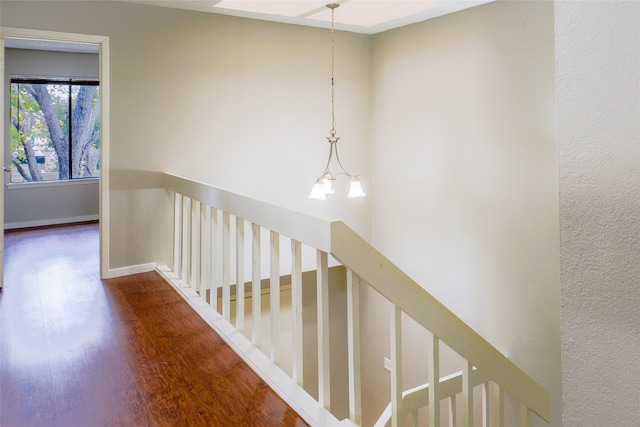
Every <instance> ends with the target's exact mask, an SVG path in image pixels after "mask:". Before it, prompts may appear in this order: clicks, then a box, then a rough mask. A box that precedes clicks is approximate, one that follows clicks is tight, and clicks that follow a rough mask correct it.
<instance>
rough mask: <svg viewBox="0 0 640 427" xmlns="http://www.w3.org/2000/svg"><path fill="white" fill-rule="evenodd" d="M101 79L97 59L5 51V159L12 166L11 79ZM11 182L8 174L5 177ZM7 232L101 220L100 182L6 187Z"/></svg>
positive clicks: (74, 55)
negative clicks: (23, 76) (28, 227)
mask: <svg viewBox="0 0 640 427" xmlns="http://www.w3.org/2000/svg"><path fill="white" fill-rule="evenodd" d="M14 75H17V76H20V75H28V76H43V77H56V76H57V77H60V76H62V77H87V78H98V55H95V54H86V53H68V52H45V51H38V50H23V49H6V50H5V75H4V81H5V93H6V94H7V96H5V99H4V100H3V102H4V103H5V109H4V111H5V117H4V118H3V119H4V120H5V127H4V129H5V135H4V140H5V141H6V146H5V147H4V150H5V157H4V158H5V159H7V160H6V162H5V163H6V164H7V165H8V164H10V159H11V154H10V149H9V141H10V136H9V135H10V134H9V123H10V122H9V114H10V110H9V96H8V93H9V90H10V86H9V84H10V81H11V77H12V76H14ZM4 178H5V180H8V179H9V176H8V174H5V176H4ZM4 197H5V199H4V200H5V201H4V222H5V227H6V228H16V227H25V226H38V225H47V224H57V223H64V222H72V221H78V220H89V219H97V218H98V181H97V180H91V182H89V181H84V182H82V183H74V184H71V185H69V184H67V183H47V184H44V185H40V184H36V185H30V184H29V185H14V186H11V188H8V187H7V186H4Z"/></svg>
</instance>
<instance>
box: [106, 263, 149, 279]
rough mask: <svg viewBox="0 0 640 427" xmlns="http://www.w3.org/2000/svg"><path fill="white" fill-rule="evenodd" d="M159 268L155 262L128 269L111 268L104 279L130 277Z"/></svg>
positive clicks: (131, 266)
mask: <svg viewBox="0 0 640 427" xmlns="http://www.w3.org/2000/svg"><path fill="white" fill-rule="evenodd" d="M156 267H157V264H156V263H155V262H150V263H147V264H138V265H130V266H128V267H120V268H110V269H109V271H107V275H106V276H105V277H103V279H114V278H116V277H122V276H130V275H132V274H139V273H148V272H149V271H154V270H155V269H156Z"/></svg>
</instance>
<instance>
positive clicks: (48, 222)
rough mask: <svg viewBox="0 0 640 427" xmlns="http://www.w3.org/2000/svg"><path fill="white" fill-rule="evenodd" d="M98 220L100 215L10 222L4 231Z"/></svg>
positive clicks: (5, 225)
mask: <svg viewBox="0 0 640 427" xmlns="http://www.w3.org/2000/svg"><path fill="white" fill-rule="evenodd" d="M98 219H99V216H98V215H84V216H72V217H65V218H52V219H41V220H38V221H24V222H9V223H5V224H4V229H5V230H13V229H16V228H30V227H42V226H46V225H58V224H69V223H73V222H85V221H97V220H98Z"/></svg>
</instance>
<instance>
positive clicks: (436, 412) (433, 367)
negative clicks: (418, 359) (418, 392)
mask: <svg viewBox="0 0 640 427" xmlns="http://www.w3.org/2000/svg"><path fill="white" fill-rule="evenodd" d="M427 344H428V345H427V348H428V355H427V358H428V362H427V363H428V369H429V425H432V426H439V425H440V340H439V339H438V337H437V336H435V335H434V334H432V333H429V340H428V343H427Z"/></svg>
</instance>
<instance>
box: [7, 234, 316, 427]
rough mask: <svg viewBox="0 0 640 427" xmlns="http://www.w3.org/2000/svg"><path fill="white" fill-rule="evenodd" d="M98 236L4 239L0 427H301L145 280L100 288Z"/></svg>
mask: <svg viewBox="0 0 640 427" xmlns="http://www.w3.org/2000/svg"><path fill="white" fill-rule="evenodd" d="M98 271H99V259H98V228H97V224H78V225H72V226H64V227H55V228H44V229H34V230H27V231H19V232H7V233H6V234H5V286H4V289H3V290H2V291H0V426H2V427H21V426H82V427H84V426H189V427H191V426H304V425H306V424H305V423H304V421H303V420H302V419H301V418H300V417H299V416H298V415H297V414H296V413H295V412H293V410H292V409H291V408H289V407H288V406H287V405H286V404H285V403H284V402H283V401H282V400H281V399H280V398H279V397H278V396H277V395H276V394H275V393H274V392H273V391H272V390H271V389H270V388H269V387H268V386H267V385H266V384H265V383H264V382H263V381H262V380H261V379H260V378H259V377H258V376H257V375H256V374H255V373H254V372H253V371H252V370H250V369H249V368H248V367H247V366H246V364H245V363H244V362H243V361H242V360H241V359H240V358H239V357H238V356H237V355H236V354H235V353H234V352H233V351H232V350H231V349H230V348H229V347H228V346H227V345H226V344H225V343H224V342H223V341H222V340H221V339H220V338H219V337H218V335H217V334H216V333H214V332H213V331H212V330H211V329H210V328H209V326H208V325H207V324H206V323H205V322H204V321H203V320H202V319H201V318H200V317H199V316H197V315H196V314H195V313H194V312H193V311H192V310H191V308H190V307H189V306H188V305H187V304H186V303H185V302H184V301H183V300H182V299H181V298H180V297H179V296H178V294H177V293H176V292H175V291H173V290H172V289H171V287H170V286H169V285H168V284H167V283H166V282H164V281H163V280H162V279H161V278H160V276H158V275H157V274H156V273H144V274H138V275H134V276H128V277H123V278H118V279H111V280H100V278H99V273H98Z"/></svg>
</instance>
